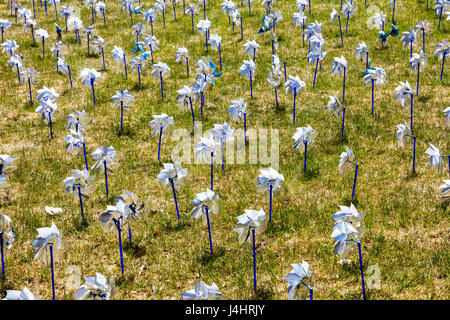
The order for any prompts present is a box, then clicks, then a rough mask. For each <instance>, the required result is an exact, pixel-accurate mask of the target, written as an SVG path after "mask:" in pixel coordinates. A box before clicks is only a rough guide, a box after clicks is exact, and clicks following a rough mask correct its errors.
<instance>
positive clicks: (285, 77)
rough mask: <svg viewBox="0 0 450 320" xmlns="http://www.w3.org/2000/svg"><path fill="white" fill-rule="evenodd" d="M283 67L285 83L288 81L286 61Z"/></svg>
mask: <svg viewBox="0 0 450 320" xmlns="http://www.w3.org/2000/svg"><path fill="white" fill-rule="evenodd" d="M283 66H284V82H286V81H287V75H286V61H285V62H283Z"/></svg>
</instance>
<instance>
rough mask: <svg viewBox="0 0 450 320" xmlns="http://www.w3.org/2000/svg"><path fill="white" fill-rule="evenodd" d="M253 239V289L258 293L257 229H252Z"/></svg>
mask: <svg viewBox="0 0 450 320" xmlns="http://www.w3.org/2000/svg"><path fill="white" fill-rule="evenodd" d="M252 237H253V288H254V289H255V292H256V245H255V228H252Z"/></svg>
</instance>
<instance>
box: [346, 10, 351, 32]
mask: <svg viewBox="0 0 450 320" xmlns="http://www.w3.org/2000/svg"><path fill="white" fill-rule="evenodd" d="M349 17H350V15H349V14H348V13H347V23H346V24H345V35H347V29H348V18H349Z"/></svg>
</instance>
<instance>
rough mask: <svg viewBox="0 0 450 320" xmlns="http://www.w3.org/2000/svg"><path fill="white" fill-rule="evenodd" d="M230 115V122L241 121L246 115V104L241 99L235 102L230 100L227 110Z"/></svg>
mask: <svg viewBox="0 0 450 320" xmlns="http://www.w3.org/2000/svg"><path fill="white" fill-rule="evenodd" d="M227 111H228V112H229V113H230V120H231V121H237V120H238V118H239V120H242V118H244V117H245V115H246V113H247V103H246V102H245V101H244V99H243V98H239V99H237V100H231V106H230V107H229V108H228V110H227Z"/></svg>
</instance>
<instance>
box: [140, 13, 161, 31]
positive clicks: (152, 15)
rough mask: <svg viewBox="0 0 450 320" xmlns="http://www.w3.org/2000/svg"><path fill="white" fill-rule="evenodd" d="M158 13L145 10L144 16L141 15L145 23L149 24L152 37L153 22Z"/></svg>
mask: <svg viewBox="0 0 450 320" xmlns="http://www.w3.org/2000/svg"><path fill="white" fill-rule="evenodd" d="M157 14H158V12H157V11H156V10H153V9H149V10H145V12H144V14H143V15H142V16H143V17H144V20H145V22H147V23H150V27H151V29H152V36H153V35H154V34H153V20H155V19H156V16H157Z"/></svg>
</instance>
